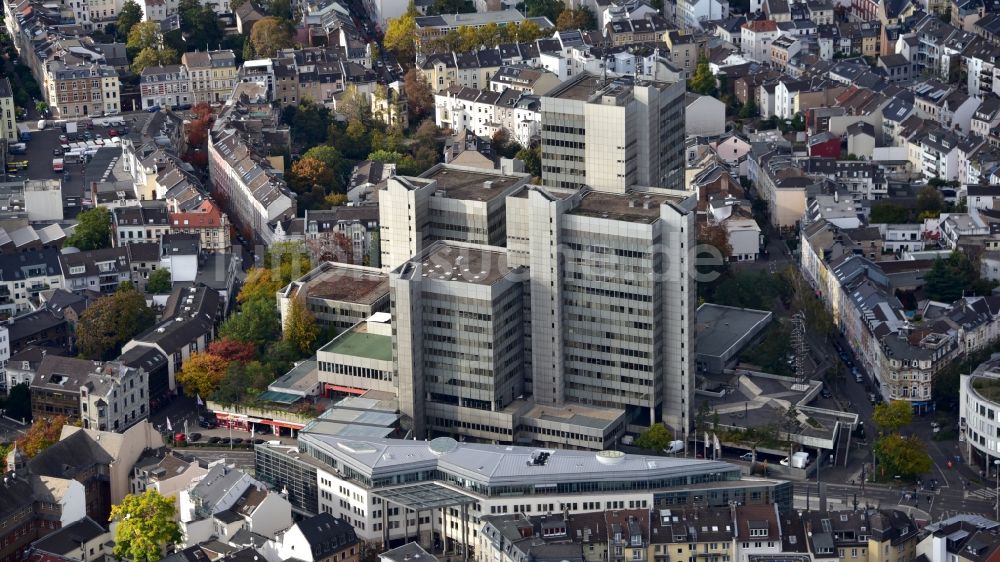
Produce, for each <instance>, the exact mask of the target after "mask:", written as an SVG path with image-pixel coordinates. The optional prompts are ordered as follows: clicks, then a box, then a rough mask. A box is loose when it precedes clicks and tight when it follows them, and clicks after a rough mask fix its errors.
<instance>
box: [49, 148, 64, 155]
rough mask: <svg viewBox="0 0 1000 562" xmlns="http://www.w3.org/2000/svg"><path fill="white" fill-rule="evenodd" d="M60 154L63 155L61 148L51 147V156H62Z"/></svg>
mask: <svg viewBox="0 0 1000 562" xmlns="http://www.w3.org/2000/svg"><path fill="white" fill-rule="evenodd" d="M62 155H63V151H62V149H61V148H53V149H52V156H62Z"/></svg>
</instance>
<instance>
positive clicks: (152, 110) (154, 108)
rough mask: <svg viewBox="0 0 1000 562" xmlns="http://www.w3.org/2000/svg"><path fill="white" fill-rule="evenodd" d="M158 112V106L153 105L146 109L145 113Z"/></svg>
mask: <svg viewBox="0 0 1000 562" xmlns="http://www.w3.org/2000/svg"><path fill="white" fill-rule="evenodd" d="M159 110H160V106H158V105H154V106H153V107H147V108H146V111H148V112H150V113H156V112H157V111H159Z"/></svg>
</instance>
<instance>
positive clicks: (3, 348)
mask: <svg viewBox="0 0 1000 562" xmlns="http://www.w3.org/2000/svg"><path fill="white" fill-rule="evenodd" d="M8 360H10V331H9V330H8V329H7V326H6V325H4V324H0V377H2V379H0V385H3V390H9V389H10V388H11V387H13V386H14V385H13V384H8V382H9V378H8V376H7V361H8ZM14 384H17V383H14Z"/></svg>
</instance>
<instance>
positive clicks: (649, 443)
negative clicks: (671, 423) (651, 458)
mask: <svg viewBox="0 0 1000 562" xmlns="http://www.w3.org/2000/svg"><path fill="white" fill-rule="evenodd" d="M673 440H674V435H673V434H672V433H670V430H669V429H667V426H665V425H663V424H662V423H655V424H653V425H651V426H649V429H647V430H646V431H643V432H642V433H641V434H639V437H638V438H636V440H635V446H636V447H639V448H640V449H645V450H647V451H653V452H657V453H662V452H663V451H664V450H666V448H667V447H669V446H670V442H671V441H673Z"/></svg>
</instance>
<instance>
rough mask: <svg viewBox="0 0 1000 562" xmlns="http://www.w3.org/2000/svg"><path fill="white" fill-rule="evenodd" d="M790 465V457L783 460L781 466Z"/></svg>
mask: <svg viewBox="0 0 1000 562" xmlns="http://www.w3.org/2000/svg"><path fill="white" fill-rule="evenodd" d="M788 465H789V460H788V457H785V458H783V459H781V466H788Z"/></svg>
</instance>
